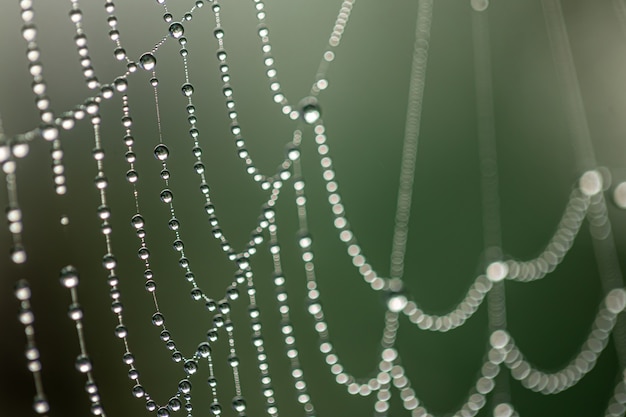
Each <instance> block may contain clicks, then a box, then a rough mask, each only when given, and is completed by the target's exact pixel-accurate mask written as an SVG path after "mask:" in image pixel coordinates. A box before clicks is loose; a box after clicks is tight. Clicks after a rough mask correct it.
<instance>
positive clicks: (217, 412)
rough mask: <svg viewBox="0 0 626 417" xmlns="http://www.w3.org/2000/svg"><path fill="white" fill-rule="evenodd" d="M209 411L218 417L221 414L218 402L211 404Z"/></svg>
mask: <svg viewBox="0 0 626 417" xmlns="http://www.w3.org/2000/svg"><path fill="white" fill-rule="evenodd" d="M209 410H210V411H211V413H212V414H213V415H216V416H219V415H220V414H222V406H221V405H220V404H219V403H218V402H214V403H211V405H210V406H209Z"/></svg>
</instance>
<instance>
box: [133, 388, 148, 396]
mask: <svg viewBox="0 0 626 417" xmlns="http://www.w3.org/2000/svg"><path fill="white" fill-rule="evenodd" d="M132 393H133V396H134V397H136V398H141V397H143V396H144V395H146V391H145V390H144V389H143V387H142V386H141V385H135V386H134V387H133V389H132Z"/></svg>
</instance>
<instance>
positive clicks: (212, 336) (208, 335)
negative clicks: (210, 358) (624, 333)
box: [206, 329, 218, 342]
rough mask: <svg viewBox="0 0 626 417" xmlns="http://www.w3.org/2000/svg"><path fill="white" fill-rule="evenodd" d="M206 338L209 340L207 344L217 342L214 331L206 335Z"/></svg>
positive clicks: (215, 331)
mask: <svg viewBox="0 0 626 417" xmlns="http://www.w3.org/2000/svg"><path fill="white" fill-rule="evenodd" d="M206 337H207V339H208V340H209V342H216V341H217V337H218V334H217V330H215V329H211V330H209V331H208V332H207V333H206Z"/></svg>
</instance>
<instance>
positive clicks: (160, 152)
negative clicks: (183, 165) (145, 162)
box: [154, 144, 170, 161]
mask: <svg viewBox="0 0 626 417" xmlns="http://www.w3.org/2000/svg"><path fill="white" fill-rule="evenodd" d="M169 156H170V150H169V149H168V147H167V146H165V145H163V144H161V145H157V146H156V147H155V148H154V157H155V158H156V159H158V160H159V161H165V160H166V159H167V158H168V157H169Z"/></svg>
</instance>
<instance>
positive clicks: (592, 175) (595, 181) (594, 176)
mask: <svg viewBox="0 0 626 417" xmlns="http://www.w3.org/2000/svg"><path fill="white" fill-rule="evenodd" d="M579 187H580V191H582V192H583V194H585V195H587V196H590V197H591V196H593V195H595V194H598V193H599V192H600V191H602V175H601V174H600V173H599V172H598V171H596V170H591V171H587V172H585V173H584V174H583V175H582V177H580V181H579Z"/></svg>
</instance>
